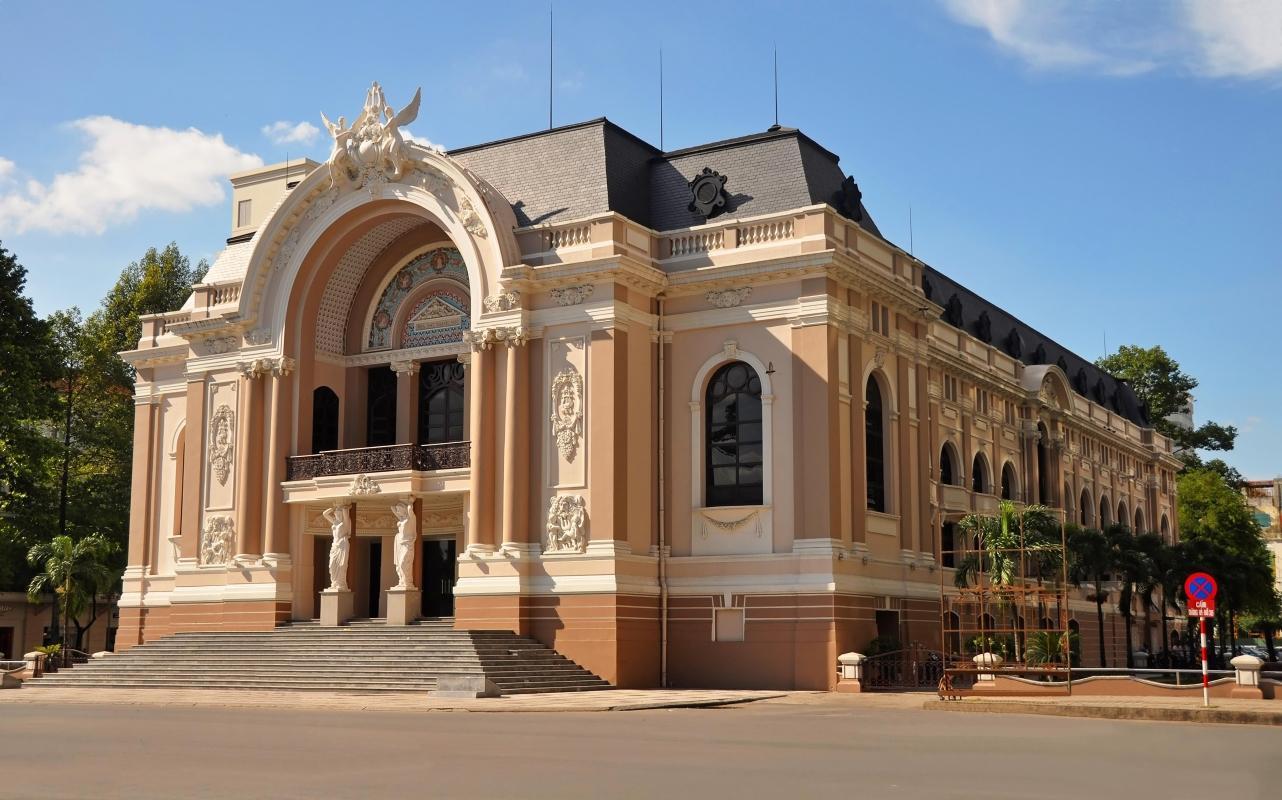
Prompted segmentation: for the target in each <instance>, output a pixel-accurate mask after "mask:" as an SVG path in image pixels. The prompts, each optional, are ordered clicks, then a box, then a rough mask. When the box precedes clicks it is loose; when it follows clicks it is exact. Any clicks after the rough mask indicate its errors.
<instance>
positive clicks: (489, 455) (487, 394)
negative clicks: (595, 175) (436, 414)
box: [466, 334, 495, 552]
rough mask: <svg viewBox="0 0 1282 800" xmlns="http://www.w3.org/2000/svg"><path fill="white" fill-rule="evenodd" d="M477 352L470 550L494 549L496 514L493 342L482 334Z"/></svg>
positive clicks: (471, 390) (472, 365) (472, 368)
mask: <svg viewBox="0 0 1282 800" xmlns="http://www.w3.org/2000/svg"><path fill="white" fill-rule="evenodd" d="M472 342H473V351H472V355H471V359H470V361H469V363H468V365H467V379H468V380H467V392H468V397H467V401H468V438H469V439H470V440H471V450H472V452H471V460H470V463H471V467H470V474H471V480H470V483H471V489H470V490H469V492H468V500H467V502H468V505H467V532H466V541H467V548H466V549H467V550H469V551H473V552H488V551H492V550H493V549H494V512H493V504H492V503H490V502H489V499H490V486H491V485H492V481H493V471H494V456H495V452H494V446H495V445H494V438H495V437H494V436H493V435H491V434H490V433H489V432H490V431H492V430H493V420H492V417H493V402H492V401H493V395H494V358H495V354H494V351H493V349H492V344H491V343H490V342H485V341H483V339H482V335H481V334H478V335H477V336H475V337H473V338H472Z"/></svg>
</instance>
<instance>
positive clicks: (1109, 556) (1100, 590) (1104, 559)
mask: <svg viewBox="0 0 1282 800" xmlns="http://www.w3.org/2000/svg"><path fill="white" fill-rule="evenodd" d="M1112 569H1113V552H1112V548H1111V547H1110V545H1109V541H1108V539H1107V537H1105V536H1104V533H1103V532H1102V531H1097V530H1095V529H1094V528H1078V527H1077V526H1073V527H1072V528H1071V529H1070V530H1069V534H1068V579H1069V581H1070V582H1072V584H1073V585H1074V586H1082V585H1083V584H1090V585H1091V586H1092V587H1093V588H1094V590H1095V591H1094V593H1093V595H1088V598H1089V599H1092V600H1094V601H1095V619H1096V622H1097V627H1098V630H1099V665H1100V666H1101V667H1107V666H1108V658H1107V656H1105V654H1104V651H1105V644H1104V601H1105V600H1107V599H1108V593H1107V592H1105V591H1104V582H1105V581H1107V580H1108V579H1109V574H1110V572H1111V571H1112Z"/></svg>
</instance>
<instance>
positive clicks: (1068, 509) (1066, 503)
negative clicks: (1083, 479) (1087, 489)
mask: <svg viewBox="0 0 1282 800" xmlns="http://www.w3.org/2000/svg"><path fill="white" fill-rule="evenodd" d="M1061 497H1062V498H1063V503H1062V505H1063V507H1064V517H1065V519H1067V520H1068V521H1069V522H1072V521H1073V519H1072V517H1073V487H1072V486H1070V485H1069V484H1068V482H1067V481H1065V482H1064V494H1062V495H1061Z"/></svg>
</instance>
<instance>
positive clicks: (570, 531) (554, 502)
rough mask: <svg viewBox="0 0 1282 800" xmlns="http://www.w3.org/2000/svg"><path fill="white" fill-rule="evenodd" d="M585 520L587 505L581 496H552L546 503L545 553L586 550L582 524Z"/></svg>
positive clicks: (585, 538)
mask: <svg viewBox="0 0 1282 800" xmlns="http://www.w3.org/2000/svg"><path fill="white" fill-rule="evenodd" d="M586 519H587V503H586V502H584V500H583V497H582V495H577V494H561V495H553V496H552V499H551V501H550V502H549V503H548V519H547V536H546V538H545V540H544V543H543V552H545V553H582V552H584V551H585V550H586V549H587V546H588V542H587V536H586V535H585V533H584V530H583V524H584V522H585V521H586Z"/></svg>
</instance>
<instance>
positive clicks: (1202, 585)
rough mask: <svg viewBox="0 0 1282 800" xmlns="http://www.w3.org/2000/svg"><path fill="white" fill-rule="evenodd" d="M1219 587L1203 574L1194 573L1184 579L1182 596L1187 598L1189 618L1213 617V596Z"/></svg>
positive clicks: (1208, 576) (1213, 580)
mask: <svg viewBox="0 0 1282 800" xmlns="http://www.w3.org/2000/svg"><path fill="white" fill-rule="evenodd" d="M1219 590H1220V587H1219V586H1218V585H1217V584H1216V583H1215V578H1212V577H1211V576H1210V575H1208V574H1206V573H1205V572H1194V573H1193V574H1192V575H1190V576H1188V577H1187V578H1185V579H1184V596H1185V597H1187V598H1188V606H1189V616H1190V617H1213V616H1215V595H1216V593H1217V592H1219Z"/></svg>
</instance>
